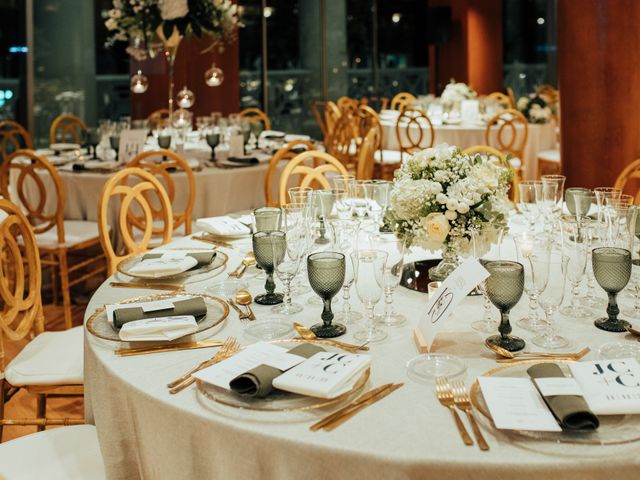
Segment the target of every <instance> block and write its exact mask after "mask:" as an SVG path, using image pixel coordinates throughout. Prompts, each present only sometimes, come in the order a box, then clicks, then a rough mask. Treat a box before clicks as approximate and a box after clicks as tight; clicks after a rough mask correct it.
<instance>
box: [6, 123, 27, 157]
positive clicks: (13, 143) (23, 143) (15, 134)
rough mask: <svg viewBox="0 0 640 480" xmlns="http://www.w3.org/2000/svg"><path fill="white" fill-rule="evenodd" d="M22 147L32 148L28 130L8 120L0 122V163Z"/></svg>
mask: <svg viewBox="0 0 640 480" xmlns="http://www.w3.org/2000/svg"><path fill="white" fill-rule="evenodd" d="M23 148H28V149H33V140H32V139H31V135H30V134H29V132H27V131H26V130H25V128H24V127H23V126H22V125H20V124H19V123H16V122H11V121H8V120H7V121H4V122H0V163H2V162H4V161H5V160H6V159H7V158H8V157H9V155H11V154H12V153H14V152H16V151H18V150H20V149H23Z"/></svg>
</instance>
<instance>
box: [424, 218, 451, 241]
mask: <svg viewBox="0 0 640 480" xmlns="http://www.w3.org/2000/svg"><path fill="white" fill-rule="evenodd" d="M422 225H423V226H424V228H425V230H426V231H427V235H428V236H429V238H430V239H431V240H433V241H434V242H438V243H442V242H444V241H445V240H446V239H447V235H449V231H450V230H451V226H450V225H449V221H448V220H447V218H446V217H445V216H444V215H443V214H442V213H430V214H429V215H427V216H426V217H425V218H423V219H422Z"/></svg>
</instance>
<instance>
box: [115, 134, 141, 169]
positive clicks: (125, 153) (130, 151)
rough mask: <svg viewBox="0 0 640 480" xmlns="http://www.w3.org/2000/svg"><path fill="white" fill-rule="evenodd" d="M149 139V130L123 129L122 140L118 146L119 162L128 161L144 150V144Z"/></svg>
mask: <svg viewBox="0 0 640 480" xmlns="http://www.w3.org/2000/svg"><path fill="white" fill-rule="evenodd" d="M146 141H147V131H146V130H144V129H139V130H123V131H122V132H120V142H119V144H118V145H119V146H118V162H119V163H127V162H128V161H129V160H131V159H132V158H133V157H135V156H136V155H137V154H139V153H140V152H142V150H143V148H144V144H145V142H146Z"/></svg>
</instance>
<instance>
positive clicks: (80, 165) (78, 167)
mask: <svg viewBox="0 0 640 480" xmlns="http://www.w3.org/2000/svg"><path fill="white" fill-rule="evenodd" d="M71 169H72V170H73V171H74V172H84V171H85V170H86V169H87V167H85V166H84V164H83V163H74V164H73V165H72V166H71Z"/></svg>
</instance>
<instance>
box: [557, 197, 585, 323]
mask: <svg viewBox="0 0 640 480" xmlns="http://www.w3.org/2000/svg"><path fill="white" fill-rule="evenodd" d="M590 204H591V200H589V205H590ZM589 221H590V219H589V218H588V217H583V216H580V215H577V216H576V218H575V219H568V218H565V219H563V220H562V224H561V226H562V245H563V251H564V253H565V255H566V256H567V258H568V259H569V260H568V263H567V278H568V280H569V283H570V284H571V303H570V304H569V305H565V306H564V307H562V309H561V310H560V312H561V313H562V314H563V315H567V316H569V317H573V318H585V317H591V316H592V315H593V314H592V312H591V310H589V309H588V308H585V307H584V306H582V305H581V304H580V284H581V283H582V279H583V278H584V274H585V271H586V268H587V257H588V255H587V254H588V251H589V240H588V236H587V235H586V233H587V232H586V231H585V230H586V229H585V228H584V225H585V223H589Z"/></svg>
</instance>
